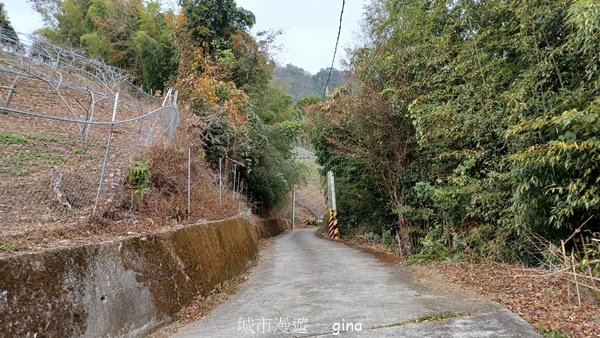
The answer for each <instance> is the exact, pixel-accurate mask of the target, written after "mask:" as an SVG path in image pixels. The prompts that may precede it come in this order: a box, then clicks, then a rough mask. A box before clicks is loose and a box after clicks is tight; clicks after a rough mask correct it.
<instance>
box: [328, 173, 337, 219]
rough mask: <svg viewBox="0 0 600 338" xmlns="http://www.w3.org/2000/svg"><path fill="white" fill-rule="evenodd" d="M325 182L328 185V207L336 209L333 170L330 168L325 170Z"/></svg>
mask: <svg viewBox="0 0 600 338" xmlns="http://www.w3.org/2000/svg"><path fill="white" fill-rule="evenodd" d="M327 182H328V185H329V207H330V208H331V209H332V210H333V211H336V210H337V207H336V202H335V179H334V178H333V172H332V171H331V170H330V171H328V172H327Z"/></svg>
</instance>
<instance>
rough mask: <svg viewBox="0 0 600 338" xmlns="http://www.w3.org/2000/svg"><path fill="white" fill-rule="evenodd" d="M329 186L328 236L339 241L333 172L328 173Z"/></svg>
mask: <svg viewBox="0 0 600 338" xmlns="http://www.w3.org/2000/svg"><path fill="white" fill-rule="evenodd" d="M327 183H328V184H327V185H328V188H329V189H328V190H329V221H328V222H327V225H328V234H329V238H331V239H335V240H338V239H339V238H340V230H339V228H338V221H337V211H336V209H337V206H336V203H335V180H334V178H333V172H332V171H328V172H327Z"/></svg>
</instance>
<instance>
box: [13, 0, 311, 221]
mask: <svg viewBox="0 0 600 338" xmlns="http://www.w3.org/2000/svg"><path fill="white" fill-rule="evenodd" d="M30 2H31V3H32V4H33V5H34V6H35V7H36V9H37V10H38V12H40V13H41V14H42V15H43V17H44V19H45V23H46V26H45V28H43V29H41V30H40V31H39V32H38V33H39V34H41V35H43V36H45V37H46V38H48V39H50V40H52V41H54V42H57V43H61V44H66V45H70V46H72V47H75V48H78V49H82V50H84V51H85V52H86V53H87V54H88V55H90V56H93V57H97V58H100V59H102V60H104V61H105V62H107V63H109V64H111V65H113V66H116V67H119V68H122V69H125V70H127V71H129V72H130V73H131V74H132V75H133V77H134V80H135V82H136V83H137V84H138V85H141V86H142V88H143V89H144V90H146V91H152V92H154V93H160V92H161V91H163V90H164V89H165V88H166V87H167V86H173V87H175V88H176V89H178V90H179V102H180V104H179V105H180V108H182V111H183V115H184V116H183V120H184V121H183V125H182V126H181V127H180V129H179V131H178V133H179V135H178V137H177V138H176V141H175V142H173V144H171V145H166V146H165V145H157V146H155V148H154V149H151V150H150V151H148V152H147V154H145V155H143V156H142V157H141V158H139V159H137V160H136V161H135V162H133V163H131V165H130V166H129V168H128V178H127V182H126V185H127V191H128V192H129V195H130V196H127V198H126V199H125V200H127V201H128V202H127V203H124V204H123V206H125V207H127V208H130V209H131V208H132V207H135V208H134V209H137V210H145V209H146V208H147V209H148V210H153V211H156V214H161V215H170V218H172V219H176V220H179V221H181V220H182V219H184V218H188V216H190V215H186V210H185V209H186V208H185V196H184V195H185V190H186V188H185V184H186V182H183V181H184V178H185V175H178V174H179V173H176V172H175V171H178V170H179V171H181V170H187V168H186V167H185V166H186V165H187V148H192V150H193V155H194V160H195V162H197V164H196V163H195V165H198V166H200V167H204V168H206V170H208V172H210V170H215V169H216V168H218V163H219V161H221V162H222V165H223V167H224V168H229V167H230V166H231V165H232V164H239V166H238V171H237V172H236V179H237V180H238V182H237V183H240V182H242V181H243V183H244V189H243V190H242V189H240V191H238V192H239V193H240V194H241V195H243V196H245V197H246V198H247V201H248V204H250V205H251V206H252V207H253V208H254V211H255V212H257V213H260V214H262V215H270V214H272V213H273V212H276V211H277V210H280V209H281V208H282V207H283V206H284V205H287V203H286V202H287V200H288V199H289V196H288V195H289V193H290V191H291V188H292V186H293V185H294V184H295V183H297V182H298V181H299V178H301V176H302V175H301V166H300V165H299V164H297V163H296V162H295V161H293V158H292V151H291V150H292V144H293V142H294V141H295V140H296V139H297V137H298V135H299V133H300V131H301V123H300V121H299V120H298V118H297V114H295V112H296V107H295V105H294V102H293V100H292V98H291V97H290V96H289V95H288V94H286V93H285V92H284V91H283V90H281V89H279V88H275V87H273V86H271V85H270V82H271V79H272V74H273V71H274V69H275V63H274V61H273V60H272V58H271V56H270V48H271V45H272V42H273V41H274V39H275V38H276V36H277V33H270V32H263V33H259V34H258V36H256V37H255V36H251V35H250V33H249V29H250V28H251V27H252V26H253V25H254V23H255V17H254V14H253V13H252V12H250V11H248V10H245V9H244V8H241V7H238V6H237V4H236V2H235V1H234V0H226V1H216V0H209V1H198V0H181V1H179V3H178V5H179V6H180V9H181V10H180V11H174V10H172V9H168V8H166V7H164V6H161V4H160V2H158V1H142V0H136V1H126V2H123V1H114V0H94V1H83V0H66V1H61V2H56V3H55V2H52V1H41V0H31V1H30ZM115 28H116V29H115ZM18 141H19V140H17V139H7V140H6V141H4V139H3V142H18ZM226 165H228V166H227V167H225V166H226ZM209 168H210V170H209ZM207 175H208V174H207ZM224 175H225V179H226V180H227V179H229V175H230V173H229V172H228V171H227V172H225V173H224ZM180 176H181V177H180ZM175 177H177V178H181V180H182V182H171V181H172V180H176V179H175ZM169 180H171V181H169ZM206 180H208V177H207V178H206ZM197 188H198V189H199V191H198V193H196V192H192V193H193V194H194V195H196V194H198V195H199V196H200V195H202V193H201V192H200V191H204V189H206V187H202V186H201V185H198V187H197ZM130 204H132V205H130ZM117 207H118V206H117ZM226 207H230V206H229V205H226V206H223V208H226ZM211 208H212V207H211ZM236 209H237V208H236Z"/></svg>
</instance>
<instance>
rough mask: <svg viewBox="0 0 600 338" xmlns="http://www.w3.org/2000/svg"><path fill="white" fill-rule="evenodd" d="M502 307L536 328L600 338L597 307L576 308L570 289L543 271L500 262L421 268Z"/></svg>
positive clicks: (591, 302) (595, 304)
mask: <svg viewBox="0 0 600 338" xmlns="http://www.w3.org/2000/svg"><path fill="white" fill-rule="evenodd" d="M421 268H422V269H426V270H429V272H430V273H432V274H437V273H442V274H443V276H444V277H445V278H444V279H446V280H449V281H451V282H454V283H457V284H459V285H461V286H462V287H464V288H466V289H468V290H471V291H474V292H475V293H477V294H480V295H482V296H484V297H486V298H489V299H491V300H494V301H497V302H499V303H502V304H504V305H505V306H506V307H508V308H509V309H510V310H512V311H514V312H516V313H517V314H519V315H520V316H521V317H523V318H524V319H525V320H526V321H527V322H529V323H530V324H531V325H532V326H533V327H534V328H536V329H545V330H549V331H554V332H560V333H566V334H569V335H571V336H573V337H600V304H599V303H598V302H597V301H594V300H593V299H588V300H586V301H583V303H582V305H581V306H578V304H577V300H576V297H577V296H576V295H575V294H574V292H573V286H572V285H570V283H569V282H568V281H565V280H562V279H560V278H558V277H556V276H548V275H547V272H546V271H542V270H536V269H526V268H524V267H522V266H517V265H510V264H502V263H455V264H442V263H430V264H426V265H424V266H422V267H421Z"/></svg>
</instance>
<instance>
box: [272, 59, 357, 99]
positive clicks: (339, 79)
mask: <svg viewBox="0 0 600 338" xmlns="http://www.w3.org/2000/svg"><path fill="white" fill-rule="evenodd" d="M328 75H329V68H323V69H321V70H320V71H319V72H318V73H317V74H314V75H312V74H311V73H309V72H308V71H306V70H304V69H302V68H300V67H297V66H294V65H292V64H288V65H286V66H284V67H281V66H277V67H276V68H275V71H274V72H273V80H272V84H273V85H274V86H277V87H282V88H283V89H285V90H286V91H287V92H288V94H289V95H290V96H292V98H293V99H294V101H297V100H300V99H302V98H304V97H308V96H321V95H323V88H324V87H325V82H327V76H328ZM345 79H346V72H344V71H340V70H337V69H335V68H334V69H333V71H332V72H331V79H330V81H329V91H330V92H331V91H333V90H334V89H336V88H338V87H340V86H341V85H343V84H344V81H345Z"/></svg>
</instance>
